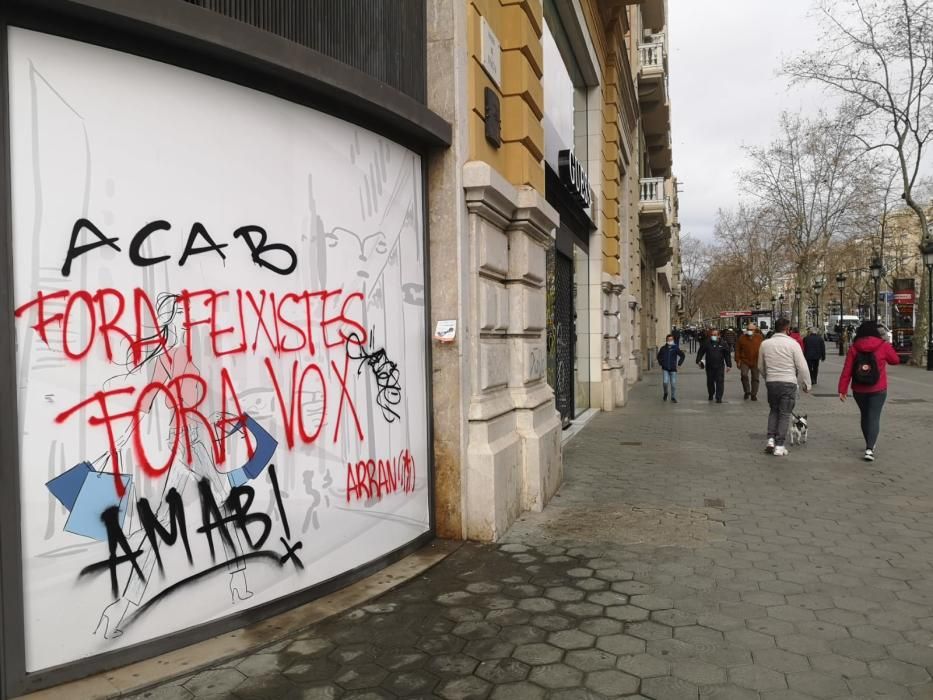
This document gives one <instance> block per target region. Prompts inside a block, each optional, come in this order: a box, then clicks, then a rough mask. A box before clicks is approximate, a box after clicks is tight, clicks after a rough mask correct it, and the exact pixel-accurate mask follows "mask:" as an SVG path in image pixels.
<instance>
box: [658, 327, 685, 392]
mask: <svg viewBox="0 0 933 700" xmlns="http://www.w3.org/2000/svg"><path fill="white" fill-rule="evenodd" d="M686 359H687V356H686V355H685V354H684V351H683V350H681V349H680V346H679V345H677V341H676V340H675V338H674V334H673V333H668V334H667V338H666V339H665V341H664V346H663V347H662V348H661V349H660V350H658V364H659V365H660V366H661V384H662V386H663V387H664V396H663V397H662V399H661V400H662V401H667V389H668V387H670V390H671V403H677V368H678V367H680V366H681V365H682V364H683V363H684V360H686Z"/></svg>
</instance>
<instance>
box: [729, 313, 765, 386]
mask: <svg viewBox="0 0 933 700" xmlns="http://www.w3.org/2000/svg"><path fill="white" fill-rule="evenodd" d="M764 339H765V337H764V336H763V335H762V334H761V331H760V330H758V325H757V324H755V323H749V324H748V326H746V328H745V332H744V333H743V334H742V335H741V336H740V337H739V339H738V340H737V341H736V343H735V363H736V364H737V365H738V366H739V371H740V372H741V373H742V390H743V391H744V392H745V400H746V401H747V400H748V399H749V398H750V399H751V400H752V401H757V400H758V385H759V382H760V378H759V375H758V348H760V347H761V343H762V341H763V340H764Z"/></svg>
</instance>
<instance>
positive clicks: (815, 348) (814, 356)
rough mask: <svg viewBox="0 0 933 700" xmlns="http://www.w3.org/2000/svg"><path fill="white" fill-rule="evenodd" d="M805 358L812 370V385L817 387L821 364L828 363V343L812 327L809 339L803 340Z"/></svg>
mask: <svg viewBox="0 0 933 700" xmlns="http://www.w3.org/2000/svg"><path fill="white" fill-rule="evenodd" d="M803 356H804V357H805V358H807V367H809V368H810V383H811V384H813V386H816V380H817V377H818V376H819V374H820V363H821V362H826V341H825V340H823V336H821V335H820V334H819V333H817V332H816V328H814V327H812V326H811V328H810V332H809V333H808V334H807V337H806V338H804V339H803Z"/></svg>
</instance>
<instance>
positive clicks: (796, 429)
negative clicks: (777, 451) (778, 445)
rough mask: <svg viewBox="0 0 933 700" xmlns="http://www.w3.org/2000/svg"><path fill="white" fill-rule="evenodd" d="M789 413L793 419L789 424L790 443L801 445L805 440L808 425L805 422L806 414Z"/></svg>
mask: <svg viewBox="0 0 933 700" xmlns="http://www.w3.org/2000/svg"><path fill="white" fill-rule="evenodd" d="M791 415H792V416H793V420H792V422H791V424H790V444H791V445H803V444H804V443H806V441H807V431H808V429H809V427H810V426H809V424H808V423H807V415H806V414H804V415H802V416H798V415H797V414H796V413H792V414H791Z"/></svg>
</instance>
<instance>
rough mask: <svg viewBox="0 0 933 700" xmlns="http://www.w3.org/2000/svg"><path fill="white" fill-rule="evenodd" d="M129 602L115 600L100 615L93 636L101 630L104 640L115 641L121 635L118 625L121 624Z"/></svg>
mask: <svg viewBox="0 0 933 700" xmlns="http://www.w3.org/2000/svg"><path fill="white" fill-rule="evenodd" d="M129 606H130V604H129V601H126V600H115V601H113V602H112V603H111V604H110V605H108V606H107V607H106V608H104V610H103V612H102V613H101V614H100V621H99V622H98V623H97V629H95V630H94V634H97V633H98V632H100V631H101V629H103V635H104V639H116V638H117V637H119V636H120V635H122V634H123V630H121V629H120V625H121V624H123V618H124V616H125V615H126V611H127V610H128V609H129Z"/></svg>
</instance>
